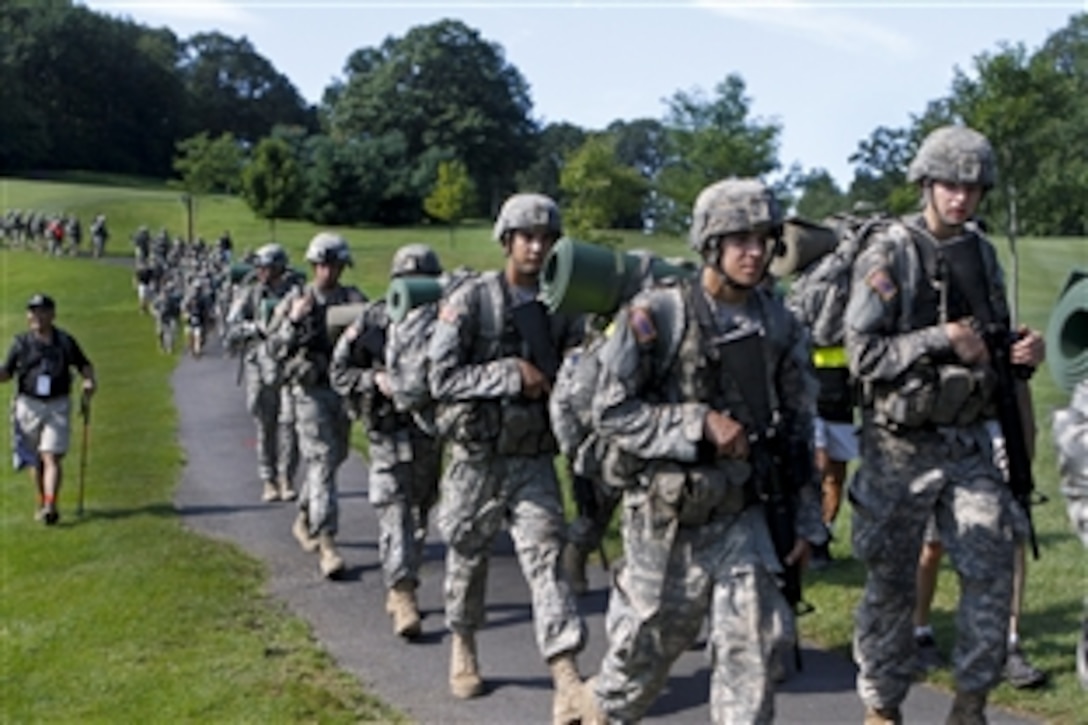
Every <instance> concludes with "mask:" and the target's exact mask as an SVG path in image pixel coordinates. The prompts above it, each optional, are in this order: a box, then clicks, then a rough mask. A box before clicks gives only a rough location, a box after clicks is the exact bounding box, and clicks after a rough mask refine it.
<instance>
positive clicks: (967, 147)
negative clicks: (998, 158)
mask: <svg viewBox="0 0 1088 725" xmlns="http://www.w3.org/2000/svg"><path fill="white" fill-rule="evenodd" d="M994 166H995V164H994V149H993V147H992V146H991V145H990V142H989V141H988V140H987V139H986V137H985V136H983V135H982V134H981V133H979V132H978V131H976V130H974V129H973V128H968V127H966V126H942V127H941V128H938V129H937V130H936V131H933V132H932V133H930V134H929V135H928V136H926V138H925V140H924V141H922V145H921V146H920V147H919V148H918V153H917V154H915V156H914V160H913V161H911V162H910V168H908V169H907V181H909V182H911V183H916V182H919V181H926V180H933V181H946V182H949V183H953V184H978V185H980V186H981V187H982V188H983V189H990V188H992V187H993V185H994V181H995V177H996V175H997V171H996V169H995V168H994Z"/></svg>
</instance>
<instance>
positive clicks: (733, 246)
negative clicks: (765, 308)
mask: <svg viewBox="0 0 1088 725" xmlns="http://www.w3.org/2000/svg"><path fill="white" fill-rule="evenodd" d="M721 250H722V255H721V259H720V260H719V262H718V265H719V266H720V267H721V270H722V271H723V272H725V274H726V275H727V276H728V277H729V278H730V279H732V280H734V281H736V282H737V283H739V284H742V285H745V286H748V287H754V286H756V285H757V284H759V282H760V280H761V279H763V271H764V269H765V268H766V266H767V237H766V235H765V234H762V233H760V232H754V231H753V232H742V233H739V234H727V235H725V236H724V237H722V246H721Z"/></svg>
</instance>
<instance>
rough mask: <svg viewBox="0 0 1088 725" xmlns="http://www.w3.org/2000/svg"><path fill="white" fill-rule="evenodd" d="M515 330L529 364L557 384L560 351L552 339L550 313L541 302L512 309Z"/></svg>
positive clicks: (511, 315)
mask: <svg viewBox="0 0 1088 725" xmlns="http://www.w3.org/2000/svg"><path fill="white" fill-rule="evenodd" d="M510 319H511V321H512V322H513V323H514V329H515V330H517V333H518V336H519V337H521V341H522V342H523V343H524V346H525V348H526V352H527V356H528V359H529V362H531V363H532V364H533V365H536V367H537V368H538V369H539V370H540V372H542V373H544V377H546V378H548V381H549V382H555V376H556V375H557V374H558V373H559V364H560V362H561V360H560V358H559V351H558V350H556V349H555V342H553V341H552V338H551V324H550V323H549V321H548V311H547V309H546V308H545V307H544V303H543V302H541V301H540V300H531V301H529V302H523V303H522V304H520V305H515V306H513V307H511V308H510Z"/></svg>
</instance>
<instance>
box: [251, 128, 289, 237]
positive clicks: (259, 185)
mask: <svg viewBox="0 0 1088 725" xmlns="http://www.w3.org/2000/svg"><path fill="white" fill-rule="evenodd" d="M242 197H243V198H244V199H245V201H246V203H247V204H248V205H249V208H250V209H252V210H253V213H254V214H256V215H257V216H259V217H261V218H262V219H267V220H268V228H269V231H270V233H271V236H272V241H275V240H276V219H284V218H289V217H291V216H293V215H294V214H296V213H297V212H298V210H299V208H300V207H301V203H302V172H301V170H300V169H299V166H298V163H297V162H296V161H295V157H294V154H293V153H292V151H291V147H290V146H289V145H288V143H287V142H286V141H284V140H283V139H282V138H272V137H269V138H265V139H261V142H260V143H258V144H257V148H256V149H254V151H253V158H252V159H250V161H249V163H248V164H246V166H245V168H244V169H243V170H242Z"/></svg>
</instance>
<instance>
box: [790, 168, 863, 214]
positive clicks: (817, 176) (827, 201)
mask: <svg viewBox="0 0 1088 725" xmlns="http://www.w3.org/2000/svg"><path fill="white" fill-rule="evenodd" d="M795 188H796V189H797V190H799V191H800V193H801V196H800V198H799V199H798V200H797V214H798V215H799V216H801V217H803V218H805V219H811V220H813V221H819V220H821V219H823V218H825V217H828V216H830V215H831V214H835V213H837V212H841V211H844V210H845V209H846V208H847V207H849V206H850V204H849V202H848V201H847V199H846V194H845V193H843V191H842V189H840V188H839V185H838V184H836V183H835V179H834V178H832V176H831V174H829V173H828V172H827V170H826V169H813V170H812V171H809V172H808V173H807V174H803V175H802V176H801V178H800V179H798V180H797V182H796V183H795Z"/></svg>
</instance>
